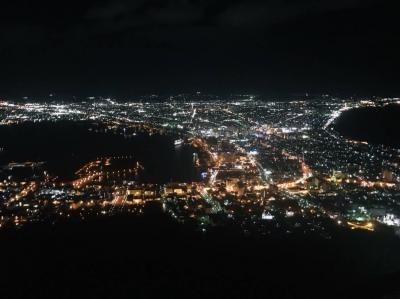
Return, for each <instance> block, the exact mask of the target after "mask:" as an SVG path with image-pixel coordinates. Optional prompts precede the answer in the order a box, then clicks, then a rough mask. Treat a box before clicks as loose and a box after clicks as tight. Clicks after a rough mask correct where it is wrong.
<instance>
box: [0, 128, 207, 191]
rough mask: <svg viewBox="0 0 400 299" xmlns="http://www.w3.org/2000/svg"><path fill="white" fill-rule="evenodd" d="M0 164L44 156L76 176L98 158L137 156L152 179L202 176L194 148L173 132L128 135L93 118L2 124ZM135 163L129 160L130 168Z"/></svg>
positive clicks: (56, 169)
mask: <svg viewBox="0 0 400 299" xmlns="http://www.w3.org/2000/svg"><path fill="white" fill-rule="evenodd" d="M0 147H3V148H4V150H3V151H2V152H1V153H0V165H1V166H3V165H6V164H8V163H10V162H24V161H34V162H37V161H44V162H46V164H45V169H48V170H49V172H50V174H53V175H57V176H59V177H60V178H61V179H67V180H68V179H72V178H73V175H74V172H75V171H77V170H78V169H79V168H80V167H81V166H82V165H83V164H85V163H87V162H89V161H92V160H95V159H96V158H97V157H108V156H124V155H130V156H133V158H134V160H135V161H139V162H140V163H141V164H142V165H143V166H144V168H145V170H144V171H143V173H142V175H141V180H142V181H144V182H151V183H166V182H169V181H193V180H198V179H199V175H198V171H197V169H196V168H195V167H194V164H193V152H194V151H193V148H191V147H190V146H181V147H175V146H174V137H173V136H169V135H158V134H155V135H151V136H150V135H149V134H147V133H143V132H139V133H136V135H133V132H129V133H126V134H124V133H123V132H121V131H119V132H115V131H112V130H109V129H107V128H106V127H104V126H102V125H97V124H93V123H89V122H69V121H60V122H40V123H30V122H28V123H23V124H19V125H12V126H2V127H0ZM130 166H131V165H127V168H128V167H130Z"/></svg>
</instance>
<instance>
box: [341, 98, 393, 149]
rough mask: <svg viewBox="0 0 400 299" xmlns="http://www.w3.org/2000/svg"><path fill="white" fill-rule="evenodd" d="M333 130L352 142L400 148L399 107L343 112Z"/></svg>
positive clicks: (389, 106)
mask: <svg viewBox="0 0 400 299" xmlns="http://www.w3.org/2000/svg"><path fill="white" fill-rule="evenodd" d="M334 128H335V130H337V131H338V132H339V133H340V134H341V135H343V136H344V137H346V138H349V139H352V140H357V141H367V142H368V143H371V144H375V145H380V144H382V145H386V146H392V147H400V132H399V129H400V105H398V104H390V105H386V106H382V107H362V108H356V109H350V110H347V111H344V112H343V113H342V114H341V115H340V116H339V117H338V118H337V120H336V122H335V124H334Z"/></svg>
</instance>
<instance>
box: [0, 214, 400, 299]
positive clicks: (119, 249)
mask: <svg viewBox="0 0 400 299" xmlns="http://www.w3.org/2000/svg"><path fill="white" fill-rule="evenodd" d="M0 244H1V260H2V262H1V270H0V271H1V280H0V298H149V297H157V298H177V297H185V298H260V297H262V298H398V297H396V295H397V296H399V294H400V292H399V291H400V285H399V282H400V275H398V273H397V272H396V271H397V270H399V269H400V254H399V253H400V242H399V240H398V239H396V238H395V237H393V238H392V237H389V236H384V235H382V236H379V235H376V234H374V235H370V234H363V233H354V234H351V235H350V237H349V235H348V234H347V233H338V234H337V236H336V237H334V238H333V239H332V240H321V239H313V238H300V237H295V236H291V237H285V238H283V237H275V238H268V239H259V238H254V237H245V236H242V235H240V234H238V233H236V232H233V231H231V230H229V229H219V230H215V231H211V232H210V233H207V234H201V233H198V232H195V231H194V230H193V229H192V228H191V227H188V226H184V225H179V224H177V223H175V222H172V221H171V220H169V219H168V218H166V217H164V216H160V215H157V216H146V217H128V216H121V217H114V218H106V219H100V220H92V221H87V222H80V223H72V222H71V223H64V224H59V225H56V226H50V225H47V226H46V225H37V226H31V227H27V228H24V229H21V230H18V231H6V232H2V233H1V234H0Z"/></svg>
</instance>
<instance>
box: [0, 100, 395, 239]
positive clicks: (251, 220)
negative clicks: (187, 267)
mask: <svg viewBox="0 0 400 299" xmlns="http://www.w3.org/2000/svg"><path fill="white" fill-rule="evenodd" d="M394 102H399V101H398V99H373V100H370V99H369V100H354V99H349V100H343V99H335V98H331V97H328V96H325V97H321V98H318V99H307V100H304V101H301V100H297V101H262V100H261V99H259V98H257V97H255V96H249V95H241V96H231V97H229V98H226V99H224V100H221V99H220V98H218V97H216V96H205V95H201V94H195V95H185V96H183V95H182V96H176V97H171V98H166V99H161V98H159V97H156V96H151V97H143V98H141V99H137V101H135V102H132V101H130V102H120V101H116V100H111V99H95V98H91V99H86V100H85V101H81V102H74V103H69V102H61V101H55V100H52V101H47V102H46V103H42V102H35V101H29V100H25V101H24V102H12V101H6V100H3V101H1V102H0V119H1V121H0V124H1V125H3V126H8V125H13V124H18V123H21V122H25V121H33V122H40V121H57V120H71V121H78V120H89V121H92V122H94V123H100V124H102V125H105V126H107V128H108V129H109V130H111V131H112V130H114V131H115V132H118V133H121V134H132V135H134V134H136V132H137V131H138V130H140V131H145V132H148V133H149V134H153V133H161V134H170V133H173V134H174V136H178V137H179V139H177V140H176V146H188V145H189V144H191V146H193V147H195V148H196V149H197V151H198V154H195V155H194V157H193V163H195V164H196V166H197V167H199V168H201V169H203V170H204V171H203V173H202V178H203V179H202V180H201V181H200V182H175V183H168V184H166V185H155V184H152V182H148V184H139V183H138V182H137V181H136V180H135V177H136V176H137V175H138V173H139V172H140V171H141V168H142V167H143V166H142V165H140V163H137V164H134V165H132V164H131V163H129V159H130V157H129V156H126V157H122V156H121V157H113V156H112V155H111V154H112V153H110V157H99V158H98V159H97V160H95V161H87V164H86V165H82V168H80V169H77V170H76V179H75V180H73V181H59V180H57V179H56V178H54V177H52V175H51V174H49V173H48V172H47V171H46V170H45V169H43V168H45V164H43V163H42V162H43V161H33V162H32V161H17V163H10V164H8V165H2V170H1V171H2V172H8V173H10V174H12V171H13V169H15V168H16V167H31V168H37V169H40V175H37V176H35V177H32V178H26V179H25V180H24V181H16V180H13V177H12V175H10V176H8V178H6V179H4V181H1V182H0V215H1V216H0V217H1V218H0V226H1V227H15V226H16V227H18V226H21V225H22V224H24V223H28V222H40V221H44V220H47V221H52V222H56V221H57V220H58V219H65V218H73V217H79V218H82V219H85V218H86V217H90V216H94V215H98V216H105V215H110V214H112V215H114V214H117V213H121V212H124V213H133V214H142V213H144V212H145V210H146V209H145V207H146V205H148V204H149V202H159V204H160V205H161V206H162V209H163V211H164V212H165V213H168V214H169V215H170V216H171V217H173V218H175V219H176V220H177V221H179V222H183V223H194V224H196V225H198V227H199V229H201V230H203V231H206V230H208V229H209V228H210V227H212V226H218V225H232V226H233V227H237V228H240V230H241V231H243V232H245V233H256V234H261V235H268V234H274V233H282V234H292V233H303V234H318V235H321V236H323V237H326V238H330V237H331V232H332V231H333V230H334V229H337V228H339V227H340V228H342V229H346V228H348V229H357V230H358V229H362V230H366V231H371V232H372V231H374V232H375V233H379V231H380V230H392V231H393V232H394V233H399V230H400V191H399V190H400V168H399V163H400V150H398V149H394V148H388V147H384V146H374V145H371V144H368V143H367V142H362V141H361V142H360V141H353V140H346V139H345V138H342V137H341V136H339V135H338V134H337V133H336V132H335V131H334V130H333V128H332V124H333V123H334V122H335V119H336V118H337V117H338V116H339V115H340V113H341V112H342V111H344V110H347V109H350V108H356V107H361V106H380V105H386V104H388V103H394ZM0 142H1V141H0ZM180 143H182V144H180ZM3 150H6V149H4V148H2V145H1V143H0V151H3ZM0 154H1V152H0ZM116 161H119V163H118V165H122V166H120V167H114V168H113V167H112V166H113V165H115V163H116ZM124 161H126V163H125V162H124ZM124 165H126V166H125V167H124Z"/></svg>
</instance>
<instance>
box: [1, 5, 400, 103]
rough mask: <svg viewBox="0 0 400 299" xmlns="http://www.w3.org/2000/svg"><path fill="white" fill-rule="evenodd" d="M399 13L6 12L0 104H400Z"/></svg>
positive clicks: (322, 8) (255, 9) (348, 8)
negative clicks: (338, 100) (218, 97)
mask: <svg viewBox="0 0 400 299" xmlns="http://www.w3.org/2000/svg"><path fill="white" fill-rule="evenodd" d="M395 2H396V1H384V0H377V1H374V0H336V1H333V0H326V1H321V0H306V1H299V0H264V1H256V0H254V1H244V0H236V1H234V0H218V1H217V0H198V1H195V0H186V1H185V0H162V1H152V0H148V1H145V0H136V1H135V0H133V1H132V0H130V1H128V0H119V1H108V0H103V1H85V2H83V1H64V0H59V1H28V0H15V1H2V3H1V4H0V24H1V27H0V28H1V29H0V66H1V72H0V82H1V83H0V97H7V96H10V97H11V96H25V95H27V96H29V95H40V94H43V95H47V94H49V93H55V94H65V95H77V96H82V95H104V96H105V95H111V96H134V95H139V94H150V93H180V92H194V91H203V92H209V93H225V94H227V93H237V92H251V93H261V94H266V95H271V96H276V95H296V94H297V95H298V94H304V93H306V92H308V93H312V94H313V93H330V94H336V95H382V96H387V95H400V84H398V83H399V80H398V79H399V75H398V74H399V70H400V55H399V53H400V43H399V42H398V40H399V38H400V22H399V19H398V10H397V9H396V7H395Z"/></svg>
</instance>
